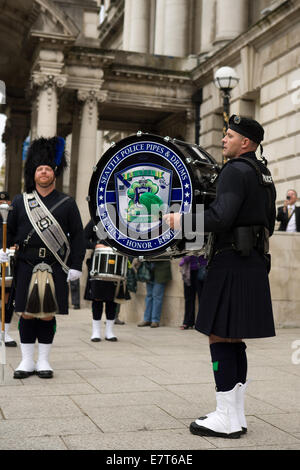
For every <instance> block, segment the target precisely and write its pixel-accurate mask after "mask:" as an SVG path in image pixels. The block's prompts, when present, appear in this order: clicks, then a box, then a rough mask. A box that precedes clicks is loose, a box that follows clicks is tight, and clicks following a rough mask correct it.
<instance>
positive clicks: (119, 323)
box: [115, 318, 125, 325]
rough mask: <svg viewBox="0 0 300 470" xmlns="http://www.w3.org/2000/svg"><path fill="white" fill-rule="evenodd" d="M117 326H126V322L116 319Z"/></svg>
mask: <svg viewBox="0 0 300 470" xmlns="http://www.w3.org/2000/svg"><path fill="white" fill-rule="evenodd" d="M115 325H125V322H124V321H121V320H119V319H118V318H116V319H115Z"/></svg>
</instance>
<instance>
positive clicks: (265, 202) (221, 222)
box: [204, 152, 276, 246]
mask: <svg viewBox="0 0 300 470" xmlns="http://www.w3.org/2000/svg"><path fill="white" fill-rule="evenodd" d="M241 157H247V158H251V159H253V160H254V161H256V162H257V163H258V164H259V165H260V166H261V167H262V169H264V165H263V163H261V162H259V161H258V160H257V159H256V156H255V153H254V152H249V153H245V154H243V155H241ZM275 199H276V191H275V187H274V185H273V184H272V185H271V187H270V191H269V190H267V189H266V187H264V186H262V185H260V184H259V180H258V177H257V174H256V172H255V170H254V169H253V168H252V167H250V165H249V164H247V163H245V162H243V161H238V160H236V161H235V159H234V158H233V159H232V160H230V161H229V162H227V163H226V164H225V166H224V167H223V169H222V171H221V173H220V175H219V179H218V184H217V194H216V199H215V200H214V201H213V203H212V204H211V205H210V207H209V209H207V210H206V211H205V212H204V229H205V231H206V232H214V233H215V234H216V238H217V241H216V243H217V246H218V244H219V243H222V244H223V242H224V241H226V238H227V236H229V233H231V232H232V229H233V228H234V227H238V226H249V225H263V226H264V227H266V228H268V229H269V233H270V235H272V233H273V231H274V225H275V216H276V209H275Z"/></svg>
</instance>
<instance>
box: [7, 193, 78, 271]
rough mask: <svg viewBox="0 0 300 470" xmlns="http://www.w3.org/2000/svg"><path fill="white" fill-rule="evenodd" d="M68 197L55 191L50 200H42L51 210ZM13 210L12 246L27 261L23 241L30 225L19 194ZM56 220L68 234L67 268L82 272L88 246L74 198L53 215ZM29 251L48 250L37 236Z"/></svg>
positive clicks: (9, 231) (9, 237) (9, 221)
mask: <svg viewBox="0 0 300 470" xmlns="http://www.w3.org/2000/svg"><path fill="white" fill-rule="evenodd" d="M65 197H66V195H65V194H63V193H61V192H59V191H57V190H56V189H55V190H53V191H52V192H51V193H50V194H48V196H46V197H42V196H41V195H40V198H41V200H42V202H43V203H44V204H45V206H46V207H47V208H48V209H51V207H53V206H54V205H55V204H56V203H57V202H58V201H59V200H61V199H63V198H65ZM12 206H13V210H12V211H10V212H9V216H8V221H7V228H8V240H9V244H10V245H13V244H15V243H16V244H17V245H19V250H20V253H19V258H20V259H28V255H27V254H26V250H24V240H25V239H26V238H27V236H28V234H29V233H30V232H31V230H32V225H31V222H30V220H29V218H28V216H27V214H26V210H25V207H24V202H23V195H22V194H18V195H17V196H16V197H15V198H14V199H13V201H12ZM53 216H54V217H55V219H56V220H57V221H58V223H59V225H60V226H61V228H62V230H63V232H64V233H65V234H66V236H67V238H68V240H69V244H70V250H71V253H70V256H69V259H68V260H67V263H66V264H67V265H68V266H69V268H70V269H76V270H78V271H81V270H82V262H83V259H84V255H85V244H84V236H83V226H82V222H81V217H80V213H79V210H78V207H77V204H76V202H75V200H74V199H73V198H72V197H69V199H68V200H67V201H65V202H63V203H62V204H61V205H60V206H58V207H57V208H56V209H55V210H54V211H53ZM28 247H31V248H41V247H45V245H44V243H43V242H42V240H41V239H40V237H39V236H38V234H37V233H36V232H34V233H33V234H32V236H31V238H30V240H29V243H28Z"/></svg>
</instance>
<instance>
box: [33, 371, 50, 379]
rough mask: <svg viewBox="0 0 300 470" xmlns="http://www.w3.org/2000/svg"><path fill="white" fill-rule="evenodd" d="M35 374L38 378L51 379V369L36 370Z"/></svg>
mask: <svg viewBox="0 0 300 470" xmlns="http://www.w3.org/2000/svg"><path fill="white" fill-rule="evenodd" d="M36 375H37V376H38V377H39V378H40V379H52V377H53V370H37V371H36Z"/></svg>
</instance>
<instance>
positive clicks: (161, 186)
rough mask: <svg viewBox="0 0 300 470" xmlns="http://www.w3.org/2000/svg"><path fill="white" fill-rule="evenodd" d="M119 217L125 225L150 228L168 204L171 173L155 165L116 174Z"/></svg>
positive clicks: (137, 167)
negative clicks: (142, 225) (145, 225)
mask: <svg viewBox="0 0 300 470" xmlns="http://www.w3.org/2000/svg"><path fill="white" fill-rule="evenodd" d="M115 176H116V189H117V202H118V210H119V215H120V216H121V218H122V219H123V221H124V222H127V223H132V224H147V226H148V224H152V223H156V222H158V221H159V216H160V214H162V213H165V212H166V210H167V208H168V207H169V203H170V188H171V186H170V182H171V172H169V171H167V170H166V169H165V168H164V169H162V168H161V167H157V166H154V165H143V166H135V167H134V168H127V169H125V170H124V171H122V172H119V173H116V175H115Z"/></svg>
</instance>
